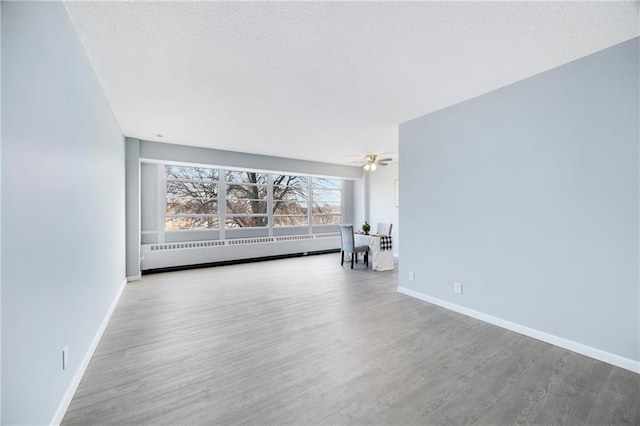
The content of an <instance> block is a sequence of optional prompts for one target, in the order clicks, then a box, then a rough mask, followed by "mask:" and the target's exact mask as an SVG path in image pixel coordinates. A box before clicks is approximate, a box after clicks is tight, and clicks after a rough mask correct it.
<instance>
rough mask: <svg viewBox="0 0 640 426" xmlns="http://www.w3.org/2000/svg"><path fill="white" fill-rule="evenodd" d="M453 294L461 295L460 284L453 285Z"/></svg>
mask: <svg viewBox="0 0 640 426" xmlns="http://www.w3.org/2000/svg"><path fill="white" fill-rule="evenodd" d="M453 292H454V293H456V294H462V284H460V283H453Z"/></svg>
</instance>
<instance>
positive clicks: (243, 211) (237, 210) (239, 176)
mask: <svg viewBox="0 0 640 426" xmlns="http://www.w3.org/2000/svg"><path fill="white" fill-rule="evenodd" d="M224 176H225V182H226V187H227V197H226V199H227V214H226V218H225V221H224V226H225V228H247V227H249V228H256V227H264V226H267V225H269V218H268V216H267V192H268V191H267V184H268V182H267V174H266V173H255V172H241V171H234V170H226V171H225V172H224Z"/></svg>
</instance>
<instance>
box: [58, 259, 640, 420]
mask: <svg viewBox="0 0 640 426" xmlns="http://www.w3.org/2000/svg"><path fill="white" fill-rule="evenodd" d="M362 268H363V266H362V264H360V265H358V267H356V269H354V270H351V269H349V267H348V266H347V264H345V267H344V268H341V267H340V257H339V254H329V255H322V256H308V257H304V258H293V259H285V260H276V261H270V262H259V263H252V264H243V265H234V266H224V267H217V268H209V269H196V270H190V271H182V272H171V273H164V274H156V275H147V276H144V277H143V279H142V280H141V281H139V282H135V283H131V284H129V285H127V287H126V289H125V291H124V293H123V295H122V298H121V300H120V302H119V304H118V306H117V308H116V310H115V312H114V314H113V317H112V319H111V322H110V323H109V326H108V327H107V330H106V331H105V334H104V336H103V338H102V341H101V342H100V344H99V346H98V348H97V350H96V353H95V355H94V357H93V359H92V360H91V363H90V365H89V368H88V369H87V372H86V374H85V376H84V378H83V379H82V382H81V383H80V386H79V388H78V391H77V393H76V395H75V397H74V398H73V401H72V402H71V406H70V407H69V410H68V412H67V414H66V417H65V418H64V422H63V424H65V425H91V424H142V423H146V424H190V425H191V424H234V425H235V424H296V425H306V424H388V425H397V424H423V425H431V424H443V425H459V424H479V425H502V424H542V425H551V424H567V425H582V424H591V425H605V424H636V425H637V424H640V408H639V407H640V376H639V375H637V374H634V373H631V372H629V371H625V370H623V369H620V368H617V367H613V366H611V365H608V364H605V363H602V362H599V361H595V360H593V359H591V358H587V357H584V356H581V355H578V354H576V353H573V352H569V351H567V350H564V349H561V348H558V347H555V346H552V345H549V344H546V343H542V342H540V341H537V340H534V339H530V338H527V337H524V336H522V335H519V334H516V333H512V332H509V331H506V330H504V329H501V328H498V327H495V326H492V325H489V324H486V323H483V322H481V321H478V320H475V319H472V318H469V317H466V316H464V315H460V314H457V313H454V312H451V311H447V310H445V309H443V308H440V307H437V306H434V305H431V304H428V303H426V302H422V301H419V300H417V299H412V298H410V297H408V296H405V295H402V294H399V293H397V292H396V288H397V273H396V272H373V271H371V270H363V269H362Z"/></svg>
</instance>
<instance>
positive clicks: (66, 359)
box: [62, 345, 69, 370]
mask: <svg viewBox="0 0 640 426" xmlns="http://www.w3.org/2000/svg"><path fill="white" fill-rule="evenodd" d="M68 365H69V345H67V346H65V347H64V349H63V350H62V369H63V370H66V369H67V366H68Z"/></svg>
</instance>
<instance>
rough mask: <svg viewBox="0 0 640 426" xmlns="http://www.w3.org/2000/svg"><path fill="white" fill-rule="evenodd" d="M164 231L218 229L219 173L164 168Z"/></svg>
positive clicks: (174, 167)
mask: <svg viewBox="0 0 640 426" xmlns="http://www.w3.org/2000/svg"><path fill="white" fill-rule="evenodd" d="M165 180H166V206H167V210H166V215H165V222H164V228H165V230H168V231H169V230H178V229H212V228H218V224H219V220H218V183H217V181H218V170H216V169H207V168H203V167H183V166H165Z"/></svg>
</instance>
